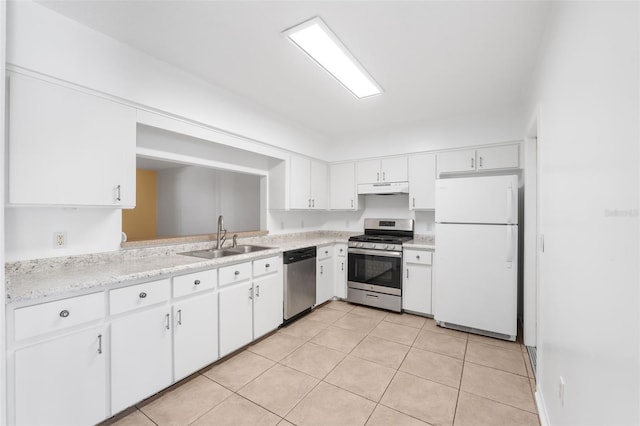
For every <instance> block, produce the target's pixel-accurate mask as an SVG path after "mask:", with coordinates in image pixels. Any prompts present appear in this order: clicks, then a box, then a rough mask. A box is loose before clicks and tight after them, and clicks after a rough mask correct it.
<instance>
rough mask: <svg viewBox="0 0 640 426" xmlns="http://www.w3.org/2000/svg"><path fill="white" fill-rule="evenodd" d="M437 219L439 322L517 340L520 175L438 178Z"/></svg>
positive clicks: (436, 311) (436, 308)
mask: <svg viewBox="0 0 640 426" xmlns="http://www.w3.org/2000/svg"><path fill="white" fill-rule="evenodd" d="M435 221H436V235H435V237H436V244H437V246H436V253H437V256H436V259H435V261H436V263H435V267H434V319H435V320H436V322H437V323H438V324H439V325H441V326H444V327H450V328H457V329H462V330H466V331H471V332H475V333H478V334H485V335H489V336H493V337H498V338H502V339H507V340H515V338H516V335H517V322H516V316H517V306H518V305H517V303H518V177H517V176H515V175H509V176H483V177H469V178H467V177H465V178H450V179H439V180H438V181H437V183H436V213H435Z"/></svg>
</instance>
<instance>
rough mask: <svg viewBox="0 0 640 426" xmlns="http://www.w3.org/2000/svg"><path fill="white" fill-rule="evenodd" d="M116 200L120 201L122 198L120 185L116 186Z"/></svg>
mask: <svg viewBox="0 0 640 426" xmlns="http://www.w3.org/2000/svg"><path fill="white" fill-rule="evenodd" d="M116 194H117V195H116V201H121V200H122V197H121V195H122V188H121V186H120V185H118V186H116Z"/></svg>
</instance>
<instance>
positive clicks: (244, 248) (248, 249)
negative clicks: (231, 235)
mask: <svg viewBox="0 0 640 426" xmlns="http://www.w3.org/2000/svg"><path fill="white" fill-rule="evenodd" d="M270 248H271V247H262V246H252V245H248V244H247V245H241V246H238V247H234V248H228V249H224V250H225V251H228V252H233V253H234V254H245V253H253V252H254V251H262V250H269V249H270Z"/></svg>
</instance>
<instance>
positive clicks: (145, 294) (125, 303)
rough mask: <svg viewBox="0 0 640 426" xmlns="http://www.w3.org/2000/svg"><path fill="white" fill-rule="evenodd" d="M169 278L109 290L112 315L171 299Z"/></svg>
mask: <svg viewBox="0 0 640 426" xmlns="http://www.w3.org/2000/svg"><path fill="white" fill-rule="evenodd" d="M170 285H171V284H170V282H169V279H166V280H160V281H151V282H148V283H142V284H137V285H132V286H130V287H123V288H119V289H116V290H111V291H110V292H109V305H110V306H111V307H110V309H109V312H110V313H111V315H115V314H120V313H122V312H127V311H131V310H134V309H138V308H142V307H145V306H151V305H155V304H156V303H162V302H166V301H167V300H169V291H170Z"/></svg>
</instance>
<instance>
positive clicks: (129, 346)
mask: <svg viewBox="0 0 640 426" xmlns="http://www.w3.org/2000/svg"><path fill="white" fill-rule="evenodd" d="M171 333H172V330H171V309H170V308H169V306H166V305H165V306H161V307H159V308H154V309H151V310H146V311H142V312H137V313H133V314H130V315H127V316H125V317H123V318H120V319H118V320H115V321H113V322H112V323H111V410H112V414H115V413H118V412H119V411H122V410H124V409H125V408H127V407H129V406H131V405H133V404H135V403H137V402H139V401H141V400H143V399H144V398H146V397H148V396H150V395H153V394H154V393H156V392H158V391H159V390H161V389H164V388H166V387H167V386H169V385H171V383H172V374H171V370H172V368H171Z"/></svg>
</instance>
